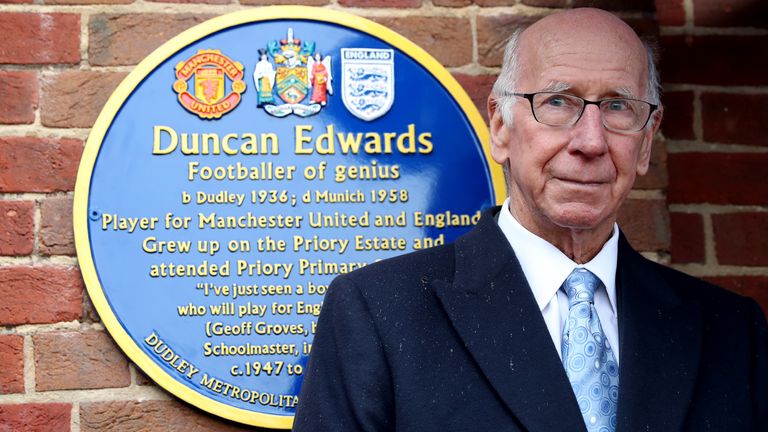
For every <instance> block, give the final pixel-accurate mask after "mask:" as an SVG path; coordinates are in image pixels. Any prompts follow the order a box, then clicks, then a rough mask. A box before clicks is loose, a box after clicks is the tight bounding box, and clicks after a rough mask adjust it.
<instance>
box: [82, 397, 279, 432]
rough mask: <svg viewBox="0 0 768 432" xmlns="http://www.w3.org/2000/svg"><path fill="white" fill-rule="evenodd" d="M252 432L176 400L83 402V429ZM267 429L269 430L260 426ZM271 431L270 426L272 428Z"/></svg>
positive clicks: (85, 431)
mask: <svg viewBox="0 0 768 432" xmlns="http://www.w3.org/2000/svg"><path fill="white" fill-rule="evenodd" d="M139 430H140V431H142V432H208V431H217V432H246V431H251V432H253V431H254V429H253V428H248V427H245V426H238V425H235V424H234V423H231V422H227V421H225V420H219V419H217V418H215V417H213V416H210V415H206V414H204V413H202V412H200V411H197V410H193V409H191V408H189V406H187V405H184V404H182V403H180V402H177V401H175V400H169V401H158V400H155V401H143V402H138V401H115V402H81V403H80V431H81V432H127V431H139ZM258 430H260V431H262V430H263V431H264V432H267V430H266V429H258ZM270 430H271V429H270Z"/></svg>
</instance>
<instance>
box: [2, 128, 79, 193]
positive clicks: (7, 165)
mask: <svg viewBox="0 0 768 432" xmlns="http://www.w3.org/2000/svg"><path fill="white" fill-rule="evenodd" d="M82 152H83V143H82V141H79V140H74V139H66V138H62V139H58V138H34V137H0V192H57V191H70V190H72V189H73V188H74V186H75V178H76V176H77V167H78V164H79V163H80V155H81V154H82Z"/></svg>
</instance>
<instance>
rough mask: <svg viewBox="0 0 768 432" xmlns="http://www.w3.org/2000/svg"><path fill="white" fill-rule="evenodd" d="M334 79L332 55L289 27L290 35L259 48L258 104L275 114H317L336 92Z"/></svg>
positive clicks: (257, 64) (256, 82)
mask: <svg viewBox="0 0 768 432" xmlns="http://www.w3.org/2000/svg"><path fill="white" fill-rule="evenodd" d="M270 57H271V58H272V61H270V59H269V58H270ZM275 66H277V67H275ZM332 79H333V77H332V75H331V56H322V54H321V53H320V52H319V51H315V43H314V42H309V41H301V40H300V39H298V38H295V37H294V35H293V29H292V28H289V29H288V37H287V38H285V39H281V40H280V41H272V42H270V43H268V44H267V49H266V50H263V49H262V50H259V61H258V63H256V67H255V68H254V72H253V81H254V84H255V85H256V91H257V92H258V97H257V105H258V106H259V107H263V108H264V110H265V111H266V112H267V113H269V114H270V115H273V116H275V117H285V116H287V115H290V114H296V115H298V116H300V117H307V116H311V115H314V114H317V113H318V112H320V110H321V109H323V107H324V106H325V105H327V103H328V95H332V94H333V86H332V83H333V81H332Z"/></svg>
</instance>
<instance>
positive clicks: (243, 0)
mask: <svg viewBox="0 0 768 432" xmlns="http://www.w3.org/2000/svg"><path fill="white" fill-rule="evenodd" d="M239 3H240V4H241V5H258V6H270V5H295V4H300V5H304V6H324V5H327V4H328V3H330V0H240V2H239Z"/></svg>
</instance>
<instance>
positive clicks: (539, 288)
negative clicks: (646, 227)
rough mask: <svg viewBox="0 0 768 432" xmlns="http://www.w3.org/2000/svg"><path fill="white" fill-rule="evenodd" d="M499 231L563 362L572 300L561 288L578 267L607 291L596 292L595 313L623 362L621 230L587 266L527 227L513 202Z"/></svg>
mask: <svg viewBox="0 0 768 432" xmlns="http://www.w3.org/2000/svg"><path fill="white" fill-rule="evenodd" d="M499 228H501V231H502V232H504V235H505V236H506V237H507V240H508V241H509V244H510V245H512V249H513V250H514V251H515V256H516V257H517V259H518V261H520V267H522V269H523V273H524V274H525V278H526V279H527V280H528V285H530V286H531V290H532V291H533V296H534V297H535V298H536V302H537V303H538V305H539V309H540V310H541V315H542V316H543V317H544V322H545V323H546V324H547V329H548V330H549V334H550V336H552V342H553V343H554V344H555V348H556V349H557V354H558V355H559V356H560V358H561V359H562V358H563V354H562V351H561V347H560V343H561V340H562V337H563V326H564V325H565V322H566V321H567V319H568V296H567V295H566V294H565V292H564V291H563V290H561V289H560V287H561V286H562V285H563V282H565V279H566V278H567V277H568V275H569V274H571V272H572V271H573V269H575V268H577V267H582V268H586V269H587V270H589V271H591V272H592V273H594V274H595V275H596V276H597V277H598V278H600V281H602V282H603V286H604V287H605V288H599V289H598V290H597V291H596V292H595V303H594V304H595V309H596V310H597V315H598V317H599V318H600V325H601V326H602V327H603V332H604V333H605V336H606V337H607V338H608V342H609V343H610V344H611V347H612V348H613V356H614V358H615V359H616V362H617V363H618V362H619V350H618V349H617V347H618V346H619V324H618V319H617V313H616V312H617V311H616V261H617V258H618V244H619V227H618V225H616V224H614V226H613V234H612V235H611V238H609V239H608V241H607V242H605V244H604V245H603V248H602V249H601V250H600V252H599V253H598V254H597V255H596V256H595V257H594V258H592V260H591V261H589V262H588V263H586V264H577V263H576V262H574V261H572V260H571V259H570V258H568V257H567V256H566V255H565V254H563V253H562V252H561V251H560V250H559V249H558V248H556V247H555V246H553V245H552V244H551V243H549V242H547V241H546V240H544V239H543V238H541V237H539V236H537V235H536V234H533V233H532V232H530V231H528V230H527V229H526V228H525V227H523V226H522V225H521V224H520V223H519V222H518V221H517V220H516V219H515V218H514V217H513V216H512V213H511V212H510V211H509V198H507V200H506V201H504V205H503V206H502V208H501V212H500V213H499Z"/></svg>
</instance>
